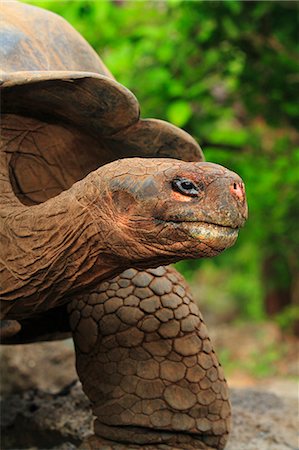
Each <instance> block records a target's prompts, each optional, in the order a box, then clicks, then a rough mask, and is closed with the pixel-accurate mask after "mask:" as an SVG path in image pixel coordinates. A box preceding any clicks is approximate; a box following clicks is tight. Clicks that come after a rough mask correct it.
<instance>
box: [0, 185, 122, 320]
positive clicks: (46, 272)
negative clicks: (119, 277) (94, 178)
mask: <svg viewBox="0 0 299 450" xmlns="http://www.w3.org/2000/svg"><path fill="white" fill-rule="evenodd" d="M88 178H89V177H87V179H84V180H82V181H80V182H78V183H76V184H77V185H78V186H76V185H74V186H73V187H72V188H71V189H69V190H68V191H65V192H63V193H61V194H60V195H58V196H57V197H55V198H52V199H49V200H48V201H46V202H44V203H42V204H39V205H35V206H31V207H25V206H18V207H15V208H11V213H10V214H9V215H8V216H7V217H6V218H5V220H4V221H3V225H2V226H3V229H2V230H1V232H0V234H1V235H2V236H3V237H4V239H5V241H6V244H7V245H5V246H4V255H3V256H4V261H5V264H3V266H2V268H1V269H0V277H1V285H2V286H3V291H2V294H1V300H3V301H2V302H1V303H2V305H1V306H2V313H3V314H2V316H4V317H5V316H6V317H15V318H18V317H19V316H21V317H23V318H24V316H26V315H27V314H28V315H31V314H33V313H36V312H38V311H42V310H47V309H50V308H52V307H55V306H58V305H59V304H62V303H63V302H65V299H64V297H66V296H68V295H70V294H72V292H74V291H76V290H79V289H82V288H83V289H84V287H85V288H86V289H87V288H88V287H89V286H92V285H93V283H96V282H98V281H99V280H102V279H104V278H106V277H108V276H110V275H113V274H114V273H116V271H117V263H116V260H115V258H114V259H111V258H110V256H109V254H107V253H108V252H107V248H106V247H105V239H104V236H103V233H104V232H105V230H104V229H103V227H104V226H105V220H104V219H105V217H103V218H102V220H101V214H100V209H99V208H97V215H96V218H94V217H92V214H93V212H92V211H91V208H89V207H88V198H91V197H90V195H89V196H88V197H87V196H85V197H84V192H85V193H86V192H88V193H89V194H90V192H89V191H90V190H91V189H94V187H93V186H92V185H91V183H89V182H88ZM78 192H82V193H83V194H82V195H81V196H80V197H78V195H77V193H78ZM97 194H98V197H99V192H98V193H97ZM85 200H86V201H85Z"/></svg>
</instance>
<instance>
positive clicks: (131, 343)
mask: <svg viewBox="0 0 299 450" xmlns="http://www.w3.org/2000/svg"><path fill="white" fill-rule="evenodd" d="M69 313H70V324H71V328H72V330H73V337H74V341H75V347H76V358H77V371H78V374H79V377H80V380H81V382H82V385H83V389H84V391H85V393H86V394H87V396H88V397H89V399H90V400H91V403H92V408H93V412H94V414H95V416H96V417H97V418H96V420H95V427H94V429H95V436H93V437H92V438H90V439H89V441H88V443H85V444H84V445H85V448H90V449H107V450H108V449H114V450H117V449H118V450H121V449H127V448H132V449H133V448H142V449H154V448H161V449H164V448H165V449H195V448H197V449H223V448H224V446H225V443H226V440H227V437H228V433H229V430H230V418H231V412H230V403H229V400H228V389H227V384H226V380H225V378H224V376H223V370H222V367H221V365H220V363H219V362H218V360H217V357H216V355H215V352H214V350H213V348H212V346H211V342H210V339H209V337H208V333H207V328H206V326H205V324H204V322H203V318H202V315H201V313H200V311H199V309H198V307H197V305H196V304H195V303H194V301H193V299H192V296H191V294H190V290H189V288H188V287H187V285H186V283H185V281H184V279H183V278H182V276H181V275H180V274H179V273H178V272H177V271H176V270H175V269H173V268H171V267H159V268H157V269H148V270H144V271H137V270H136V269H128V270H126V271H125V272H123V273H122V274H121V275H119V276H117V277H115V278H113V279H112V280H110V281H109V282H103V283H101V284H100V285H99V286H98V288H96V289H94V290H93V291H92V293H91V294H88V295H87V294H86V295H81V296H78V297H77V298H76V299H74V300H72V302H71V303H70V305H69Z"/></svg>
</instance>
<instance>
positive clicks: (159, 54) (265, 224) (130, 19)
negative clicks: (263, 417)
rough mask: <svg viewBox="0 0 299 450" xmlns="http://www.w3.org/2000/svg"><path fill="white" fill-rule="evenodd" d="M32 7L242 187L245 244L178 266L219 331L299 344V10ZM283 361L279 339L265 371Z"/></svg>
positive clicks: (287, 6) (99, 4)
mask: <svg viewBox="0 0 299 450" xmlns="http://www.w3.org/2000/svg"><path fill="white" fill-rule="evenodd" d="M27 1H28V3H34V4H36V5H37V6H41V7H44V8H47V9H50V10H52V11H54V12H56V13H58V14H60V15H62V16H64V17H65V18H66V19H67V20H68V21H69V22H70V23H71V24H72V25H73V26H74V27H75V28H76V29H77V30H78V31H79V32H80V33H81V34H82V35H83V36H84V37H85V38H86V39H87V40H88V41H89V42H90V44H91V45H92V46H93V47H94V48H95V50H96V51H97V52H98V53H99V54H100V56H101V58H102V59H103V60H104V62H105V64H106V65H107V66H108V68H109V69H110V70H111V72H112V73H113V74H114V76H115V77H116V79H117V80H118V81H119V82H120V83H122V84H124V85H125V86H126V87H128V88H129V89H130V90H132V91H133V92H134V94H135V95H136V96H137V98H138V100H139V102H140V105H141V112H142V116H143V117H155V118H161V119H164V120H168V121H170V122H172V123H174V124H175V125H177V126H179V127H182V128H183V129H185V130H186V131H188V132H189V133H190V134H191V135H192V136H194V137H195V138H196V139H197V140H198V142H199V143H200V145H201V146H202V148H203V150H204V153H205V156H206V159H207V160H208V161H213V162H217V163H219V164H222V165H224V166H226V167H228V168H230V169H232V170H234V171H236V172H238V173H239V174H240V175H241V176H242V178H243V179H244V181H245V184H246V187H247V195H248V203H249V212H250V218H249V220H248V223H247V224H246V226H245V228H244V230H242V231H241V233H240V237H239V239H238V242H237V244H236V245H235V246H234V247H233V248H232V249H230V250H228V251H226V252H225V253H224V254H222V255H220V256H219V257H218V258H215V259H212V260H200V261H192V262H190V261H188V262H182V263H179V264H178V267H179V269H180V270H181V271H182V272H183V273H184V275H185V276H186V277H187V278H188V279H189V281H190V282H191V284H192V286H193V291H194V293H195V295H196V296H197V298H198V299H199V301H200V304H201V306H202V308H203V309H204V310H206V311H207V312H206V314H207V315H209V316H210V317H211V321H213V317H218V323H221V322H223V321H226V322H230V323H236V322H237V323H239V322H240V321H242V320H243V321H244V320H245V321H247V322H248V321H252V322H253V323H254V324H255V326H256V324H265V320H269V318H270V320H271V321H274V322H275V323H276V324H278V325H279V329H280V330H282V332H283V333H294V332H295V333H297V335H299V256H298V253H299V231H298V224H299V200H298V194H299V137H298V132H297V131H296V128H298V123H299V101H298V100H299V97H298V93H299V52H298V44H299V39H298V13H299V3H298V2H291V1H283V2H267V1H258V2H244V1H213V2H210V1H192V2H189V1H180V0H167V1H163V2H159V1H153V2H151V1H128V2H126V1H122V0H115V1H109V0H107V1H87V0H76V1H52V0H40V1H35V2H34V1H32V0H27ZM263 329H264V330H266V329H265V328H263ZM257 330H258V331H257ZM261 330H262V327H260V326H259V325H258V328H257V329H256V328H255V331H252V330H251V331H248V333H249V334H250V333H256V332H258V333H260V332H261ZM265 333H266V331H265ZM270 334H271V333H270ZM263 339H264V337H263V336H260V342H262V341H263ZM237 340H238V338H237ZM256 352H258V351H257V350H256ZM226 356H227V355H225V354H223V356H222V357H223V358H224V359H225V358H226ZM255 356H256V355H255ZM279 357H280V350H279V349H278V348H277V347H276V344H275V339H274V340H273V342H272V341H271V343H270V344H269V348H267V351H266V359H267V358H268V359H269V361H268V362H269V364H268V362H267V363H266V369H265V367H264V366H263V365H262V366H261V367H258V368H255V370H256V371H260V372H261V373H262V372H263V371H264V370H266V372H267V370H268V369H269V368H270V370H271V367H272V368H273V366H271V364H272V362H273V361H275V360H276V359H278V358H279ZM256 359H258V358H255V361H256ZM257 364H260V361H259V360H258V361H257ZM267 364H268V365H267Z"/></svg>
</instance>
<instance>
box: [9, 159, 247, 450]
mask: <svg viewBox="0 0 299 450" xmlns="http://www.w3.org/2000/svg"><path fill="white" fill-rule="evenodd" d="M182 181H183V183H186V182H187V185H186V184H183V191H182V190H181V188H182V185H181V184H180V183H181V182H182ZM188 183H189V184H188ZM190 183H191V184H190ZM184 186H187V188H190V186H191V191H190V192H189V191H188V189H187V190H184ZM191 194H192V195H191ZM12 211H13V212H14V214H8V216H7V218H6V221H5V223H4V228H3V231H2V233H3V234H2V236H4V233H5V230H7V228H5V226H6V227H9V229H10V236H13V239H11V241H10V242H9V244H10V245H9V246H8V249H4V250H5V251H8V252H10V253H9V254H10V257H7V263H6V264H5V265H4V266H3V267H4V268H3V270H4V272H2V275H3V273H5V270H8V272H7V273H8V274H13V276H14V278H16V279H17V280H18V281H17V284H18V288H17V289H16V288H14V287H15V286H16V284H13V283H7V288H6V292H4V295H3V300H2V312H4V318H5V320H4V321H3V324H4V326H3V332H2V339H3V340H4V343H8V344H9V343H10V344H12V343H20V342H33V341H36V340H48V339H56V338H64V337H66V336H67V335H68V333H69V332H70V331H72V332H73V338H74V342H75V348H76V357H77V371H78V375H79V377H80V380H81V382H82V385H83V389H84V391H85V392H86V394H87V395H88V397H89V399H90V400H91V403H92V406H93V411H94V414H95V415H96V416H97V420H96V422H95V433H96V434H95V436H94V437H93V438H91V439H90V440H89V441H88V442H86V443H85V444H84V446H85V448H93V449H101V448H103V449H104V448H110V449H115V450H117V449H125V448H134V447H132V445H133V444H136V445H137V446H138V445H139V446H140V447H136V448H143V449H146V448H148V449H150V448H156V449H158V448H161V449H162V448H164V449H169V450H170V449H175V448H178V449H186V450H187V449H194V448H197V449H206V450H207V449H223V448H224V446H225V443H226V441H227V437H228V433H229V430H230V405H229V401H228V392H227V385H226V381H225V379H224V377H223V373H222V369H221V366H220V364H219V362H218V360H217V357H216V355H215V353H214V351H213V349H212V347H211V344H210V340H209V338H208V335H207V330H206V327H205V325H204V322H203V319H202V317H201V314H200V312H199V311H198V308H197V306H196V305H195V304H194V303H193V300H192V297H191V295H190V292H189V291H188V287H187V286H186V285H185V282H184V280H183V279H182V277H181V276H180V275H179V274H178V273H177V272H176V271H175V270H174V269H166V268H163V267H159V268H158V269H148V270H147V271H144V270H143V271H142V269H144V268H146V267H157V266H159V265H160V264H161V263H163V264H165V263H170V262H174V261H178V260H180V259H183V258H199V257H207V256H214V255H216V254H218V253H219V252H221V251H223V250H224V249H225V248H228V247H230V246H231V245H233V244H234V242H235V240H236V238H237V235H238V230H239V228H240V227H241V226H242V225H243V223H244V221H245V219H246V216H247V206H246V200H245V193H244V186H243V183H242V181H241V179H240V178H239V177H238V176H237V175H236V174H234V173H232V172H230V171H229V170H227V169H225V168H223V167H221V166H218V165H215V164H211V163H187V162H182V161H178V160H171V159H158V160H157V159H141V158H132V159H123V160H119V161H115V162H113V163H110V164H108V165H106V166H103V167H102V168H100V169H98V170H96V171H95V172H92V173H90V174H89V175H88V176H87V177H86V178H85V179H84V180H82V181H80V182H78V183H75V184H74V185H73V186H72V187H71V188H70V189H69V190H68V191H64V192H63V193H61V194H59V195H58V196H56V197H54V198H52V199H49V200H47V201H46V202H44V203H41V204H40V205H35V206H27V207H26V206H24V205H18V207H17V208H16V207H14V208H12ZM57 217H59V222H58V224H57V221H56V218H57ZM53 218H54V220H53ZM29 242H31V244H32V247H31V249H32V250H31V252H30V253H29V254H25V253H26V248H28V245H29V244H28V243H29ZM26 246H27V247H26ZM12 255H15V258H13V257H12ZM20 258H22V263H23V264H22V265H21V266H20V265H18V264H16V262H18V261H19V260H20ZM24 263H25V264H24ZM9 264H10V265H9ZM20 267H21V269H22V274H21V273H18V272H17V270H18V269H19V268H20ZM132 267H135V269H132ZM130 268H131V269H130ZM124 269H127V270H125V272H123V273H122V274H121V275H119V276H118V277H115V278H113V279H112V280H111V281H109V282H107V281H103V282H101V280H107V279H109V277H111V276H114V275H116V274H119V273H120V272H122V271H123V270H124ZM6 280H7V281H9V276H8V277H7V278H6ZM11 286H12V287H13V288H11ZM68 317H69V320H70V322H68ZM15 319H18V320H15ZM117 442H122V444H121V445H119V444H118V443H117ZM160 446H161V447H160Z"/></svg>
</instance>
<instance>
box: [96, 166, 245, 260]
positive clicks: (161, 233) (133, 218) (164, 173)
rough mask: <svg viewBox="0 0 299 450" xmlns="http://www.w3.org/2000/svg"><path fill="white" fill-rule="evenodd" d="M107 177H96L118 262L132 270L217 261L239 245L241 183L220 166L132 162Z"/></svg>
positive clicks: (242, 217)
mask: <svg viewBox="0 0 299 450" xmlns="http://www.w3.org/2000/svg"><path fill="white" fill-rule="evenodd" d="M103 172H104V176H101V177H100V178H99V177H98V176H97V172H95V176H94V177H92V179H93V183H94V184H95V185H96V186H97V187H98V189H99V191H101V192H102V193H103V198H102V202H101V214H104V215H105V218H106V219H105V220H106V223H107V224H108V229H109V230H110V232H111V234H110V236H111V240H112V241H113V242H114V243H115V244H116V249H117V252H118V254H117V256H118V257H120V256H122V257H128V258H131V264H132V265H136V263H137V264H141V261H142V262H143V266H144V265H146V264H147V263H148V261H150V264H151V265H153V261H154V263H155V259H156V260H157V261H158V263H159V264H161V262H163V260H165V261H167V262H171V261H177V260H179V259H184V258H199V257H205V256H214V255H216V254H217V253H219V252H221V251H222V250H224V249H226V248H228V247H230V246H232V245H233V244H234V242H235V241H236V238H237V236H238V231H239V228H240V227H242V226H243V224H244V222H245V220H246V218H247V204H246V198H245V190H244V184H243V182H242V180H241V178H240V177H239V176H238V175H236V174H235V173H233V172H231V171H229V170H228V169H225V168H224V167H222V166H219V165H216V164H212V163H205V162H183V161H178V160H173V159H144V158H130V159H123V160H119V161H116V162H114V163H110V164H108V165H107V166H105V169H104V171H103ZM101 173H102V172H101ZM112 231H113V232H112ZM111 251H112V252H113V251H115V250H113V248H111Z"/></svg>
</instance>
